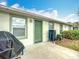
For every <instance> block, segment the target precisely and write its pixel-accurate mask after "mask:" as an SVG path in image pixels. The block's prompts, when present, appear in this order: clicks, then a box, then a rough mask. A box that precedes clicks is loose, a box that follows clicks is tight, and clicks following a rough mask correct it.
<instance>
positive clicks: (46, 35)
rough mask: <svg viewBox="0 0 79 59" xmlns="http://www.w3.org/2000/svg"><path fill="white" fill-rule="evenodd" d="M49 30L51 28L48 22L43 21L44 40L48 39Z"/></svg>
mask: <svg viewBox="0 0 79 59" xmlns="http://www.w3.org/2000/svg"><path fill="white" fill-rule="evenodd" d="M48 30H49V26H48V22H47V21H43V42H46V41H48Z"/></svg>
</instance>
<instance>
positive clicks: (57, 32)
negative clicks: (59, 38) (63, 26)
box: [54, 23, 60, 34]
mask: <svg viewBox="0 0 79 59" xmlns="http://www.w3.org/2000/svg"><path fill="white" fill-rule="evenodd" d="M54 30H56V34H60V24H58V23H54Z"/></svg>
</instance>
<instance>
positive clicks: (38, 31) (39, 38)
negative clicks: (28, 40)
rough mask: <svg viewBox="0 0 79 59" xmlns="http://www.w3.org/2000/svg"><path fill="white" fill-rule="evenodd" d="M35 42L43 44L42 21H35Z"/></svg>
mask: <svg viewBox="0 0 79 59" xmlns="http://www.w3.org/2000/svg"><path fill="white" fill-rule="evenodd" d="M34 33H35V34H34V41H35V43H38V42H42V21H37V20H35V30H34Z"/></svg>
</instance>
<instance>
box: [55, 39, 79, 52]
mask: <svg viewBox="0 0 79 59" xmlns="http://www.w3.org/2000/svg"><path fill="white" fill-rule="evenodd" d="M56 44H58V45H61V46H64V47H67V48H70V49H73V50H76V51H79V40H69V39H63V40H61V41H56Z"/></svg>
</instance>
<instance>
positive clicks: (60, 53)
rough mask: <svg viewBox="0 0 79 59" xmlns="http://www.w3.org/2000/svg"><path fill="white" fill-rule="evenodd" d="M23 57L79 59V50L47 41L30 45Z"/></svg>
mask: <svg viewBox="0 0 79 59" xmlns="http://www.w3.org/2000/svg"><path fill="white" fill-rule="evenodd" d="M22 59H79V52H77V51H74V50H72V49H68V48H65V47H61V46H58V45H56V44H53V43H51V42H46V43H39V44H35V45H33V46H30V47H29V48H28V49H27V51H25V54H24V55H23V56H22Z"/></svg>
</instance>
